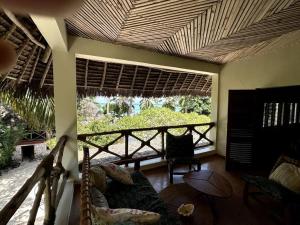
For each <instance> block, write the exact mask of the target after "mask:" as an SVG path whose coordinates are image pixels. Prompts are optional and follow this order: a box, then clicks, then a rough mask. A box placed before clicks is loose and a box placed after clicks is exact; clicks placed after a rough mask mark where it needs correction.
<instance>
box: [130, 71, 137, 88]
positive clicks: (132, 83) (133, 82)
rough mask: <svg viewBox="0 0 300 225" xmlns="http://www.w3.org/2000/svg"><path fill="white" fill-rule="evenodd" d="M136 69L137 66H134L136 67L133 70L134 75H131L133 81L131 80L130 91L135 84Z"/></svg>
mask: <svg viewBox="0 0 300 225" xmlns="http://www.w3.org/2000/svg"><path fill="white" fill-rule="evenodd" d="M138 68H139V66H136V67H135V70H134V75H133V79H132V82H131V87H130V89H131V91H132V90H133V88H134V84H135V79H136V75H137V71H138Z"/></svg>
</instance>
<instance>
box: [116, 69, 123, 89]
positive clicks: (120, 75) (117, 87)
mask: <svg viewBox="0 0 300 225" xmlns="http://www.w3.org/2000/svg"><path fill="white" fill-rule="evenodd" d="M123 70H124V64H122V66H121V70H120V73H119V77H118V82H117V86H116V89H119V86H120V82H121V78H122V74H123Z"/></svg>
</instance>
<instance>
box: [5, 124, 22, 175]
mask: <svg viewBox="0 0 300 225" xmlns="http://www.w3.org/2000/svg"><path fill="white" fill-rule="evenodd" d="M24 135H25V131H24V128H23V126H22V125H20V124H18V125H15V126H11V125H9V124H5V123H4V122H3V121H2V120H0V169H3V168H5V167H7V166H9V165H10V163H11V161H12V155H13V152H14V151H15V150H16V145H17V143H18V142H19V141H20V140H21V139H22V138H23V137H24Z"/></svg>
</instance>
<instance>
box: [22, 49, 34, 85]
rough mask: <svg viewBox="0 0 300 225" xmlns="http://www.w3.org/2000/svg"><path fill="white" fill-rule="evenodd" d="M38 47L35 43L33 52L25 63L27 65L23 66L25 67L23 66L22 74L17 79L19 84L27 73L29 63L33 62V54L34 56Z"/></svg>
mask: <svg viewBox="0 0 300 225" xmlns="http://www.w3.org/2000/svg"><path fill="white" fill-rule="evenodd" d="M37 48H38V46H37V45H35V46H34V47H33V48H32V52H31V53H30V56H29V57H28V59H27V61H26V63H25V66H23V68H22V72H21V74H20V76H19V77H18V80H17V83H18V84H19V83H20V82H21V79H22V78H23V76H24V74H25V72H26V69H27V67H28V65H29V63H30V62H31V60H32V58H33V56H34V54H35V52H36V50H37Z"/></svg>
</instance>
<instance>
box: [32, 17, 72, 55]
mask: <svg viewBox="0 0 300 225" xmlns="http://www.w3.org/2000/svg"><path fill="white" fill-rule="evenodd" d="M31 18H32V20H33V22H34V23H35V25H36V26H37V28H38V29H39V31H40V32H41V34H42V35H43V37H44V38H45V39H46V41H47V43H48V44H49V46H50V47H51V49H52V50H53V49H55V50H60V51H68V49H69V47H68V38H67V31H66V25H65V21H64V19H63V18H54V17H44V16H36V15H31Z"/></svg>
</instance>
